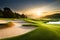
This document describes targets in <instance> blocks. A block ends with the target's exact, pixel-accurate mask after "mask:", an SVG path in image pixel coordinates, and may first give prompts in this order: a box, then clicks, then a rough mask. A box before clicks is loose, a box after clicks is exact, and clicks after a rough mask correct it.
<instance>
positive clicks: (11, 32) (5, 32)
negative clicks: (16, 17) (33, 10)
mask: <svg viewBox="0 0 60 40" xmlns="http://www.w3.org/2000/svg"><path fill="white" fill-rule="evenodd" d="M14 24H15V26H13V27H9V28H5V29H0V39H3V38H8V37H14V36H18V35H22V34H25V33H27V32H30V31H32V30H34V29H35V27H22V26H21V24H20V23H14Z"/></svg>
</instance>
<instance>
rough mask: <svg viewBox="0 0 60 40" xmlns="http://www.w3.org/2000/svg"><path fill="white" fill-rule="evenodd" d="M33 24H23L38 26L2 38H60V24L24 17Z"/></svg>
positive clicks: (50, 39) (15, 39)
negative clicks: (22, 32) (16, 34)
mask: <svg viewBox="0 0 60 40" xmlns="http://www.w3.org/2000/svg"><path fill="white" fill-rule="evenodd" d="M23 20H24V21H26V22H28V23H32V24H24V25H23V26H27V27H28V26H29V27H32V26H34V27H36V29H34V30H32V31H30V32H27V33H25V34H23V35H19V36H14V37H10V38H5V39H1V40H60V24H46V23H44V22H43V21H36V20H32V19H23Z"/></svg>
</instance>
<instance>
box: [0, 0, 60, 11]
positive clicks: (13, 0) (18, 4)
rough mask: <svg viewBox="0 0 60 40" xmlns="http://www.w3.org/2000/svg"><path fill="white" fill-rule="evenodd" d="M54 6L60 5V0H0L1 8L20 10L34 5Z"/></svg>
mask: <svg viewBox="0 0 60 40" xmlns="http://www.w3.org/2000/svg"><path fill="white" fill-rule="evenodd" d="M50 4H51V6H53V8H58V9H59V7H60V1H59V0H0V9H2V8H4V7H9V8H11V9H12V10H15V11H18V10H23V9H28V8H34V7H42V6H46V5H50Z"/></svg>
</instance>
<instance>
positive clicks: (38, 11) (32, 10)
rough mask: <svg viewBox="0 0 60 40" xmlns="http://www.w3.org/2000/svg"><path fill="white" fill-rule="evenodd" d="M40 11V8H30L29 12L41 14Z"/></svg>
mask: <svg viewBox="0 0 60 40" xmlns="http://www.w3.org/2000/svg"><path fill="white" fill-rule="evenodd" d="M42 12H43V11H42V10H40V8H35V9H31V13H33V14H35V15H36V16H41V15H42Z"/></svg>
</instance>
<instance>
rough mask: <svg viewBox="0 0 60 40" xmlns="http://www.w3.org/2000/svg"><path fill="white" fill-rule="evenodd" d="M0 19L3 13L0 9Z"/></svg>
mask: <svg viewBox="0 0 60 40" xmlns="http://www.w3.org/2000/svg"><path fill="white" fill-rule="evenodd" d="M0 17H3V11H2V10H1V9H0Z"/></svg>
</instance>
